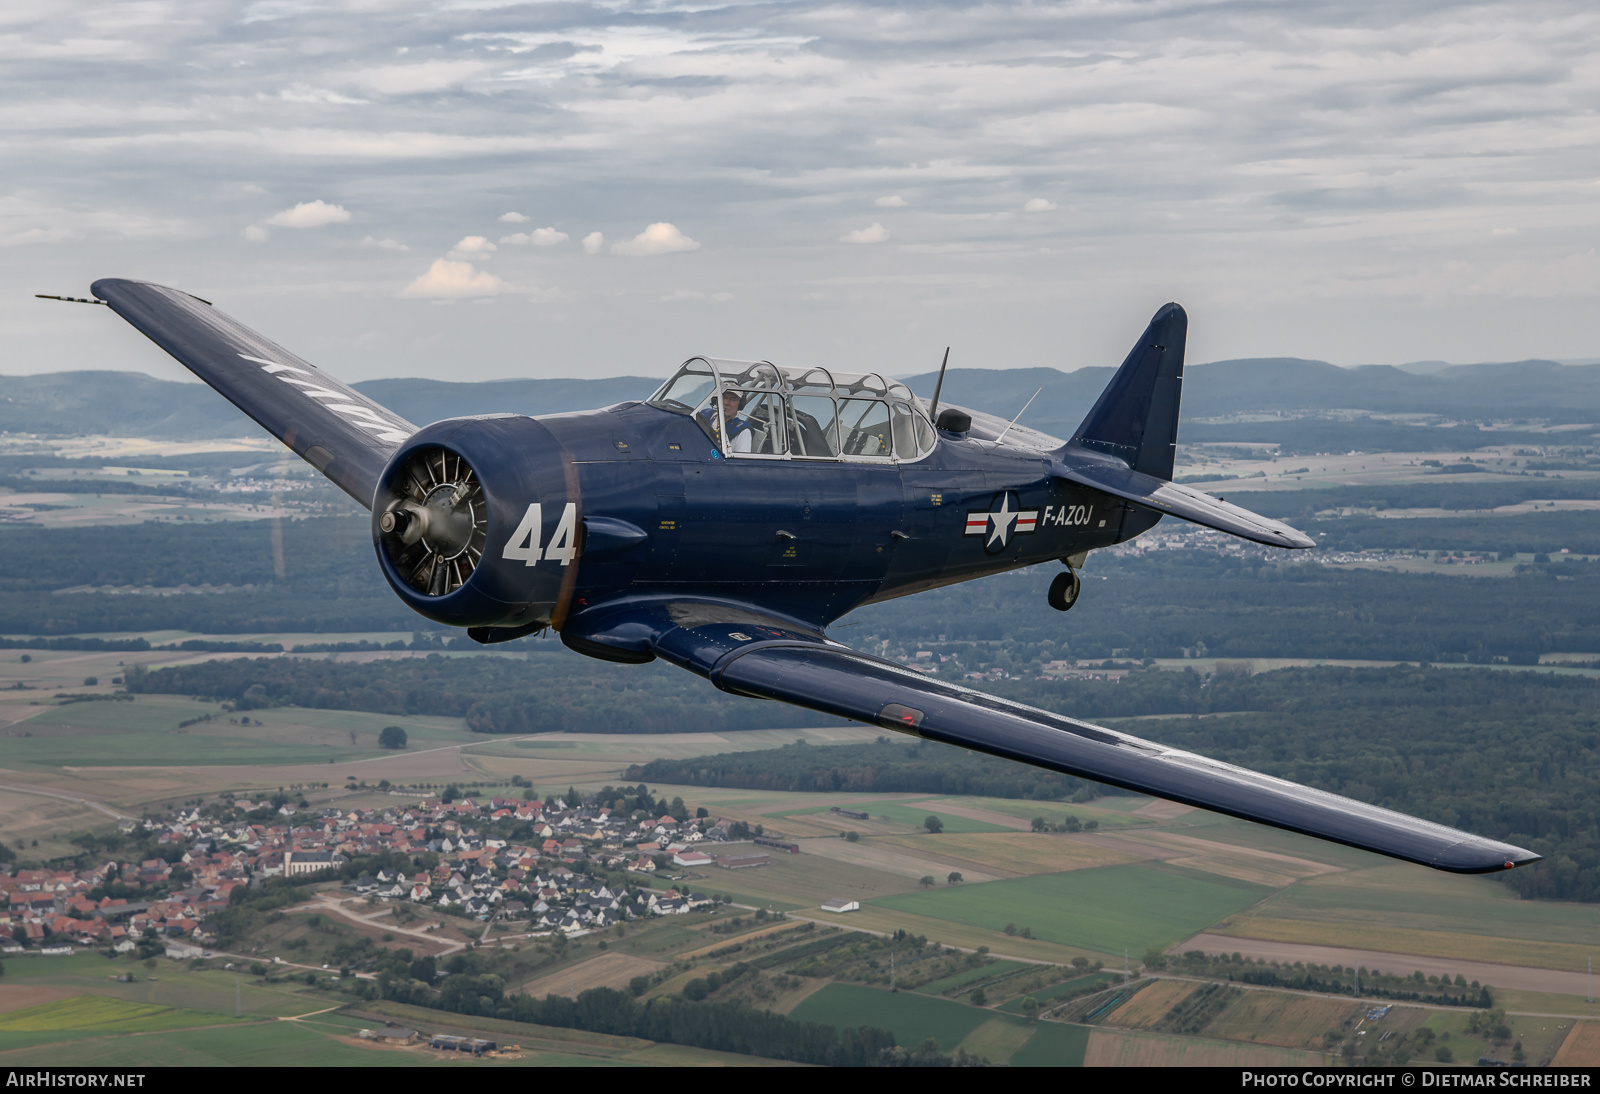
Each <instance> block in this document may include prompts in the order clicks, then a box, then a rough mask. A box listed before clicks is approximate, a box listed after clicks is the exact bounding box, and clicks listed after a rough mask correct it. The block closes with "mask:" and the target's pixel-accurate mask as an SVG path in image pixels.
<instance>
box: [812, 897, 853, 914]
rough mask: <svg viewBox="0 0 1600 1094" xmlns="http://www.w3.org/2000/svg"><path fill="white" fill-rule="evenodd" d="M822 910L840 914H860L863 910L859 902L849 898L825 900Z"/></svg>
mask: <svg viewBox="0 0 1600 1094" xmlns="http://www.w3.org/2000/svg"><path fill="white" fill-rule="evenodd" d="M822 910H823V911H825V912H836V913H839V914H843V913H845V912H858V911H860V910H861V902H860V901H859V900H851V899H850V898H849V897H835V898H834V899H832V900H824V901H823V902H822Z"/></svg>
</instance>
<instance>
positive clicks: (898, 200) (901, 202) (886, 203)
mask: <svg viewBox="0 0 1600 1094" xmlns="http://www.w3.org/2000/svg"><path fill="white" fill-rule="evenodd" d="M872 204H874V205H876V206H877V207H878V208H880V209H904V208H905V207H906V199H905V198H903V197H901V196H900V195H899V194H894V195H892V196H890V197H886V198H879V199H878V200H877V201H875V202H873V203H872Z"/></svg>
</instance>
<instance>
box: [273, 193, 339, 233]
mask: <svg viewBox="0 0 1600 1094" xmlns="http://www.w3.org/2000/svg"><path fill="white" fill-rule="evenodd" d="M349 219H350V211H349V210H348V209H346V208H345V207H344V206H343V205H329V204H328V203H327V202H325V201H322V200H321V199H318V200H317V201H302V202H301V203H300V204H299V205H296V206H295V207H294V208H293V209H285V210H284V211H283V212H281V213H274V214H273V215H272V216H270V217H268V218H267V219H266V221H265V222H264V223H266V224H270V225H272V226H273V227H274V228H321V227H322V226H323V225H325V224H343V223H345V222H346V221H347V220H349Z"/></svg>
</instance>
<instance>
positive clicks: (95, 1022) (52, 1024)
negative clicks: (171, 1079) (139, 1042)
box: [0, 995, 218, 1043]
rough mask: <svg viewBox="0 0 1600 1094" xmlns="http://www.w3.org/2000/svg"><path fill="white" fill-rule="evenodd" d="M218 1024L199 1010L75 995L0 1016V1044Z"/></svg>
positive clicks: (214, 1016)
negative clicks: (13, 1036) (76, 1033)
mask: <svg viewBox="0 0 1600 1094" xmlns="http://www.w3.org/2000/svg"><path fill="white" fill-rule="evenodd" d="M217 1021H218V1018H217V1016H216V1015H214V1014H201V1013H200V1012H199V1011H192V1010H179V1009H177V1008H175V1007H163V1006H157V1005H153V1004H150V1003H131V1002H129V1001H127V1000H126V999H108V998H106V997H105V996H102V995H78V996H74V997H73V998H71V999H61V1000H58V1001H56V1002H54V1003H41V1004H40V1005H38V1006H36V1007H27V1008H25V1009H23V1010H14V1011H11V1012H10V1013H8V1014H0V1043H3V1037H4V1035H5V1034H8V1033H45V1032H50V1033H56V1032H63V1031H68V1030H95V1031H96V1032H100V1033H148V1032H151V1031H153V1030H163V1029H183V1028H186V1027H189V1026H200V1025H212V1024H214V1023H216V1022H217Z"/></svg>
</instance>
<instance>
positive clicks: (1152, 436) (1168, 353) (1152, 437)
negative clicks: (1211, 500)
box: [1072, 304, 1189, 480]
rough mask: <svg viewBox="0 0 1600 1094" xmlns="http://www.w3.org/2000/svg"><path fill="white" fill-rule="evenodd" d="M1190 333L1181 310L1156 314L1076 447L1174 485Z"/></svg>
mask: <svg viewBox="0 0 1600 1094" xmlns="http://www.w3.org/2000/svg"><path fill="white" fill-rule="evenodd" d="M1188 331H1189V317H1188V316H1187V315H1186V314H1184V311H1183V309H1182V308H1181V307H1179V306H1178V305H1177V304H1167V305H1166V306H1164V307H1163V308H1162V309H1161V310H1160V311H1158V312H1156V314H1155V318H1154V319H1152V320H1150V325H1149V326H1148V327H1146V328H1145V331H1144V334H1143V335H1141V336H1140V338H1139V341H1138V342H1137V343H1135V344H1134V347H1133V350H1132V352H1130V353H1129V354H1128V357H1127V360H1125V361H1123V362H1122V367H1121V368H1119V369H1117V372H1116V375H1115V376H1113V377H1111V382H1110V383H1109V384H1107V385H1106V389H1105V391H1103V392H1101V393H1100V398H1099V400H1098V401H1097V402H1096V403H1095V404H1094V409H1093V410H1091V411H1089V416H1088V417H1087V418H1085V419H1084V420H1083V424H1082V425H1080V426H1079V427H1078V431H1077V432H1076V433H1074V434H1073V435H1072V442H1073V443H1075V444H1079V445H1082V446H1083V447H1084V448H1088V449H1092V450H1094V451H1098V452H1105V453H1108V454H1109V455H1112V456H1116V457H1118V458H1119V459H1122V460H1126V461H1127V462H1128V464H1129V465H1130V466H1131V467H1132V468H1133V470H1135V471H1138V472H1141V473H1143V474H1146V475H1151V476H1153V477H1155V478H1158V479H1169V480H1170V479H1171V478H1172V466H1173V461H1174V459H1175V458H1176V455H1177V444H1178V403H1179V401H1180V400H1181V398H1182V395H1183V344H1184V339H1185V338H1186V337H1187V335H1188Z"/></svg>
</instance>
